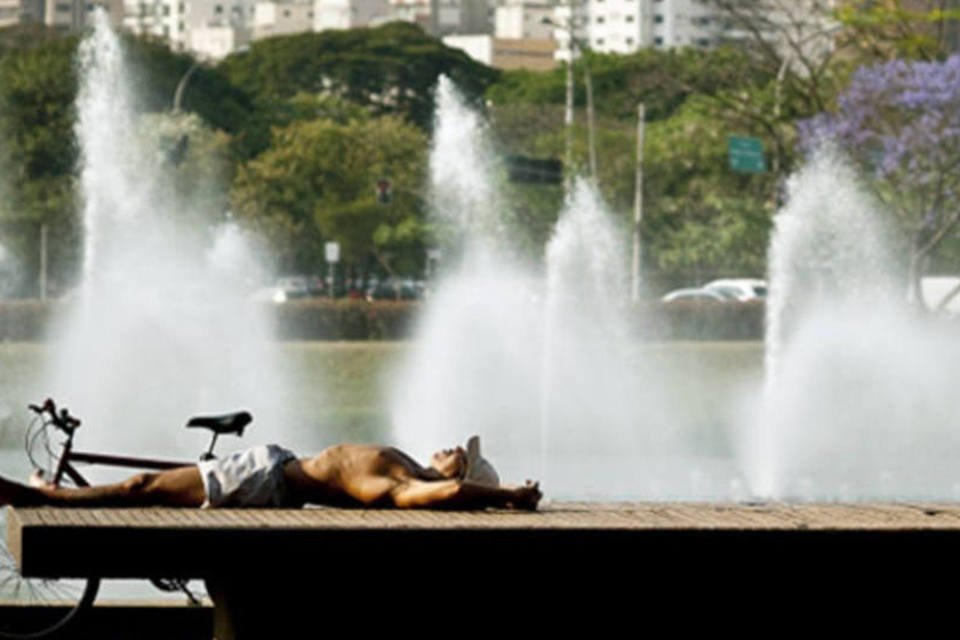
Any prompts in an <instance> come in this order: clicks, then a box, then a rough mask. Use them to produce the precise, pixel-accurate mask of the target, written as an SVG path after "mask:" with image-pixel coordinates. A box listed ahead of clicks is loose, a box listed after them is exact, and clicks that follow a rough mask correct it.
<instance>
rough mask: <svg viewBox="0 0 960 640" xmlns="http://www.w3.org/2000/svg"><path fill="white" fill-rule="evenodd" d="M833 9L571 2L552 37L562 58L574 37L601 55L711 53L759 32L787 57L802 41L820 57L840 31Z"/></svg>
mask: <svg viewBox="0 0 960 640" xmlns="http://www.w3.org/2000/svg"><path fill="white" fill-rule="evenodd" d="M834 6H835V1H834V0H739V1H736V0H734V1H727V2H723V1H717V0H573V1H572V2H570V3H566V4H562V5H559V6H557V7H556V9H555V12H554V16H553V20H554V22H555V23H556V25H557V26H556V27H554V35H553V37H554V39H555V40H556V41H557V43H558V50H557V57H558V58H562V59H565V58H566V57H567V56H568V55H569V50H570V46H569V38H570V33H571V32H572V33H573V36H574V38H575V42H576V43H577V44H578V45H579V46H588V47H590V49H592V50H594V51H598V52H602V53H632V52H634V51H637V50H638V49H643V48H647V47H653V48H658V49H660V48H662V49H670V48H677V47H697V48H711V47H715V46H717V45H719V44H724V43H745V42H749V41H752V40H754V39H756V37H757V33H758V32H759V33H760V34H761V37H763V38H764V39H766V40H768V41H769V42H771V43H773V44H774V45H775V46H777V47H779V48H781V49H783V51H784V55H787V52H788V50H789V49H791V48H793V47H794V46H795V45H796V43H798V42H802V43H803V47H804V49H805V52H807V51H806V50H809V52H808V53H810V54H811V55H816V54H817V53H818V51H819V52H823V51H827V50H829V49H830V47H832V46H833V40H832V38H830V37H827V35H828V34H830V33H831V32H832V31H836V28H837V25H836V24H835V22H834V21H833V20H832V18H831V15H832V11H833V9H834ZM748 23H749V28H748Z"/></svg>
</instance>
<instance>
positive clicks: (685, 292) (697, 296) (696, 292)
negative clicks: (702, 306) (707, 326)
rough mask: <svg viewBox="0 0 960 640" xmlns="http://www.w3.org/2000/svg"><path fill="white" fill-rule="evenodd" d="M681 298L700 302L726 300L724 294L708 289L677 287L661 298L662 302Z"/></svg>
mask: <svg viewBox="0 0 960 640" xmlns="http://www.w3.org/2000/svg"><path fill="white" fill-rule="evenodd" d="M680 300H696V301H700V302H724V301H726V300H727V298H726V297H725V296H723V294H721V293H718V292H716V291H709V290H708V289H705V288H704V289H677V290H675V291H671V292H670V293H668V294H667V295H665V296H663V297H662V298H660V301H661V302H677V301H680Z"/></svg>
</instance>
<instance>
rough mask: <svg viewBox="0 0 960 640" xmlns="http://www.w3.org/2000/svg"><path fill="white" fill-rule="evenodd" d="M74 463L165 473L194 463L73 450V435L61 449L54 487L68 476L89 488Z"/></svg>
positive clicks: (88, 484) (70, 435)
mask: <svg viewBox="0 0 960 640" xmlns="http://www.w3.org/2000/svg"><path fill="white" fill-rule="evenodd" d="M73 462H82V463H86V464H96V465H103V466H108V467H128V468H134V469H152V470H157V471H163V470H167V469H177V468H179V467H189V466H191V465H193V464H195V463H193V462H177V461H172V460H158V459H155V458H137V457H132V456H115V455H107V454H103V453H92V452H85V451H74V450H73V433H70V434H68V435H67V439H66V440H65V441H64V442H63V444H62V445H61V449H60V459H59V460H58V461H57V468H56V470H55V471H54V473H53V478H52V480H53V484H54V486H60V482H61V481H62V480H63V477H64V476H65V475H66V476H67V477H68V478H70V479H71V480H73V482H74V483H76V485H77V486H78V487H89V486H90V483H89V482H88V481H87V480H86V478H84V477H83V476H82V475H81V474H80V472H79V471H77V470H76V468H74V466H73V464H71V463H73Z"/></svg>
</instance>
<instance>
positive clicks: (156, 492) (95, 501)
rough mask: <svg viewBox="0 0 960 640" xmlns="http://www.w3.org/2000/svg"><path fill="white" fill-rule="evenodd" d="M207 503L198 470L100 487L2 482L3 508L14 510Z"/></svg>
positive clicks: (0, 500)
mask: <svg viewBox="0 0 960 640" xmlns="http://www.w3.org/2000/svg"><path fill="white" fill-rule="evenodd" d="M205 499H206V495H205V493H204V490H203V481H202V480H201V479H200V471H199V470H198V469H197V467H180V468H178V469H171V470H169V471H161V472H160V473H142V474H138V475H136V476H133V477H132V478H130V479H128V480H125V481H124V482H120V483H117V484H108V485H102V486H98V487H50V486H41V487H28V486H26V485H22V484H19V483H17V482H12V481H10V480H5V479H4V478H0V505H3V504H10V505H13V506H15V507H32V506H41V505H50V506H58V507H153V506H157V507H160V506H163V507H199V506H200V505H202V504H203V502H204V500H205Z"/></svg>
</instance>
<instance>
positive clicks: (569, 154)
mask: <svg viewBox="0 0 960 640" xmlns="http://www.w3.org/2000/svg"><path fill="white" fill-rule="evenodd" d="M576 2H577V0H569V2H568V4H567V8H568V9H569V11H570V15H568V16H567V19H566V21H565V23H564V24H557V23H556V22H554V21H553V20H551V19H550V18H548V17H544V18H543V19H542V20H541V22H542V23H543V24H550V25H553V26H555V27H557V28H560V29H564V30H565V31H566V32H567V69H566V100H565V103H564V113H563V124H564V129H565V131H564V164H565V165H566V178H565V179H564V184H565V185H566V188H567V190H568V191H569V189H570V181H571V178H572V173H571V171H570V168H571V167H572V166H573V116H574V113H573V107H574V104H573V90H574V68H573V65H574V61H575V58H576V53H577V49H578V48H579V49H580V50H581V51H582V50H583V47H582V46H581V45H580V43H579V41H578V40H577V38H576V36H575V35H574V30H575V28H576V20H575V12H576ZM583 80H584V86H585V89H586V94H587V145H588V147H589V160H590V177H591V178H593V179H594V180H595V179H596V177H597V147H596V138H595V127H594V110H593V78H592V76H591V75H590V65H588V64H586V63H584V65H583Z"/></svg>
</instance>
